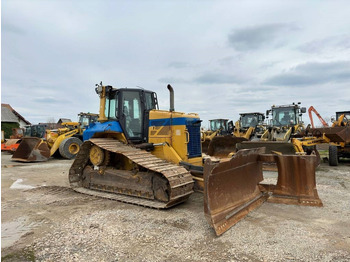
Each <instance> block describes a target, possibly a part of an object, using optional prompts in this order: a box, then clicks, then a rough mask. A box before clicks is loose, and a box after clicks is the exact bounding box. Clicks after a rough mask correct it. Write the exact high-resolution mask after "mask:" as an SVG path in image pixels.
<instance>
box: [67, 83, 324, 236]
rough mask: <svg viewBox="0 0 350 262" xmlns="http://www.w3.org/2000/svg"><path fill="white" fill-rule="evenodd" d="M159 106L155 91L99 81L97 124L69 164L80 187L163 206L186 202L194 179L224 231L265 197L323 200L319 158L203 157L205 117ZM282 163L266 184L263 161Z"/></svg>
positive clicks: (253, 153)
mask: <svg viewBox="0 0 350 262" xmlns="http://www.w3.org/2000/svg"><path fill="white" fill-rule="evenodd" d="M167 88H168V89H169V91H170V109H169V110H159V108H158V100H157V95H156V93H155V92H152V91H149V90H144V89H139V88H113V87H112V86H108V85H107V86H104V85H102V82H101V83H100V84H99V85H96V88H95V91H96V93H97V94H98V96H99V97H100V113H99V119H98V122H96V123H94V124H92V125H90V127H89V128H88V129H87V130H86V131H85V132H84V134H83V136H84V140H85V142H84V143H83V144H82V145H81V148H80V151H79V153H78V154H77V156H76V158H75V160H74V162H73V164H72V166H71V168H70V170H69V182H70V185H71V187H72V188H73V189H74V190H75V191H77V192H80V193H84V194H89V195H94V196H99V197H104V198H109V199H113V200H118V201H122V202H126V203H132V204H136V205H141V206H145V207H151V208H157V209H163V208H169V207H172V206H174V205H177V204H179V203H182V202H184V201H186V200H187V199H188V198H189V196H190V195H191V194H192V193H193V190H194V185H195V184H196V185H198V187H199V188H200V187H201V188H203V189H204V190H203V191H204V192H203V193H204V212H205V215H206V218H207V220H208V221H209V223H210V224H211V225H212V226H213V227H214V229H215V232H216V234H217V235H220V234H222V233H223V232H225V231H226V230H228V228H230V227H231V226H233V225H234V224H235V223H237V222H238V221H239V220H241V219H242V218H243V217H244V216H246V214H247V213H249V212H250V211H251V210H253V209H254V208H256V207H258V206H259V205H261V204H262V203H263V202H264V201H265V200H266V199H268V200H269V201H272V202H278V203H288V204H298V205H311V206H322V202H321V200H320V199H319V197H318V195H317V190H316V182H315V165H314V162H315V156H282V155H272V154H268V155H267V154H264V149H263V148H260V149H250V150H241V151H240V152H238V153H237V154H236V155H235V156H234V157H232V158H227V159H220V160H217V159H216V160H214V159H211V158H209V157H202V151H201V137H200V126H201V120H200V118H199V116H198V115H197V114H195V113H190V114H186V113H181V112H176V111H175V109H174V91H173V88H172V87H171V86H170V85H168V86H167ZM266 161H267V162H277V165H278V167H279V179H278V182H277V185H259V183H260V182H261V181H262V180H263V175H262V168H261V166H262V165H261V163H262V162H266Z"/></svg>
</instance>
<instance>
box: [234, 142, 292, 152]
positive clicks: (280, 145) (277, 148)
mask: <svg viewBox="0 0 350 262" xmlns="http://www.w3.org/2000/svg"><path fill="white" fill-rule="evenodd" d="M259 147H265V148H266V150H265V152H266V154H272V153H274V152H280V153H282V154H284V155H294V154H295V149H294V146H293V144H292V143H288V142H281V141H243V142H242V143H238V144H237V145H236V148H237V150H241V149H250V148H259Z"/></svg>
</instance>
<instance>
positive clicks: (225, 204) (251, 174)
mask: <svg viewBox="0 0 350 262" xmlns="http://www.w3.org/2000/svg"><path fill="white" fill-rule="evenodd" d="M263 152H264V148H256V149H249V150H241V151H239V152H237V154H235V155H234V156H233V157H232V158H231V159H226V160H222V161H221V162H220V163H213V162H211V160H210V159H207V160H206V162H205V165H204V181H205V187H204V213H205V216H206V219H207V220H208V222H209V223H210V224H211V225H212V226H213V228H214V230H215V232H216V235H218V236H219V235H221V234H223V233H224V232H226V231H227V230H228V229H229V228H230V227H232V226H233V225H235V224H236V223H237V222H238V221H240V220H241V219H243V218H244V217H245V216H246V215H247V214H248V213H249V212H250V211H251V210H253V209H255V208H257V207H259V206H260V205H261V204H262V203H263V202H264V201H265V200H266V198H267V197H268V194H267V192H264V193H262V192H261V191H260V189H259V182H261V181H262V180H263V174H262V167H261V162H260V161H258V160H259V154H262V153H263Z"/></svg>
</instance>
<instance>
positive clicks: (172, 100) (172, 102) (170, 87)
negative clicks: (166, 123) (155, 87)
mask: <svg viewBox="0 0 350 262" xmlns="http://www.w3.org/2000/svg"><path fill="white" fill-rule="evenodd" d="M167 88H168V89H169V92H170V109H169V111H170V112H174V111H175V108H174V107H175V105H174V89H173V87H172V86H171V85H168V86H167Z"/></svg>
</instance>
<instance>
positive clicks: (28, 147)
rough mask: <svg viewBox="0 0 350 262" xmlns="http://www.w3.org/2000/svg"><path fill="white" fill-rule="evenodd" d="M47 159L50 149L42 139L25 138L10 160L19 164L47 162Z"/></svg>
mask: <svg viewBox="0 0 350 262" xmlns="http://www.w3.org/2000/svg"><path fill="white" fill-rule="evenodd" d="M49 157H50V149H49V147H48V146H47V144H46V143H45V142H44V141H43V140H42V139H40V138H37V137H25V138H22V142H21V143H20V144H19V146H18V148H17V150H16V152H15V153H14V154H13V156H12V158H11V159H12V160H14V161H20V162H40V161H47V160H48V159H49Z"/></svg>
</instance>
